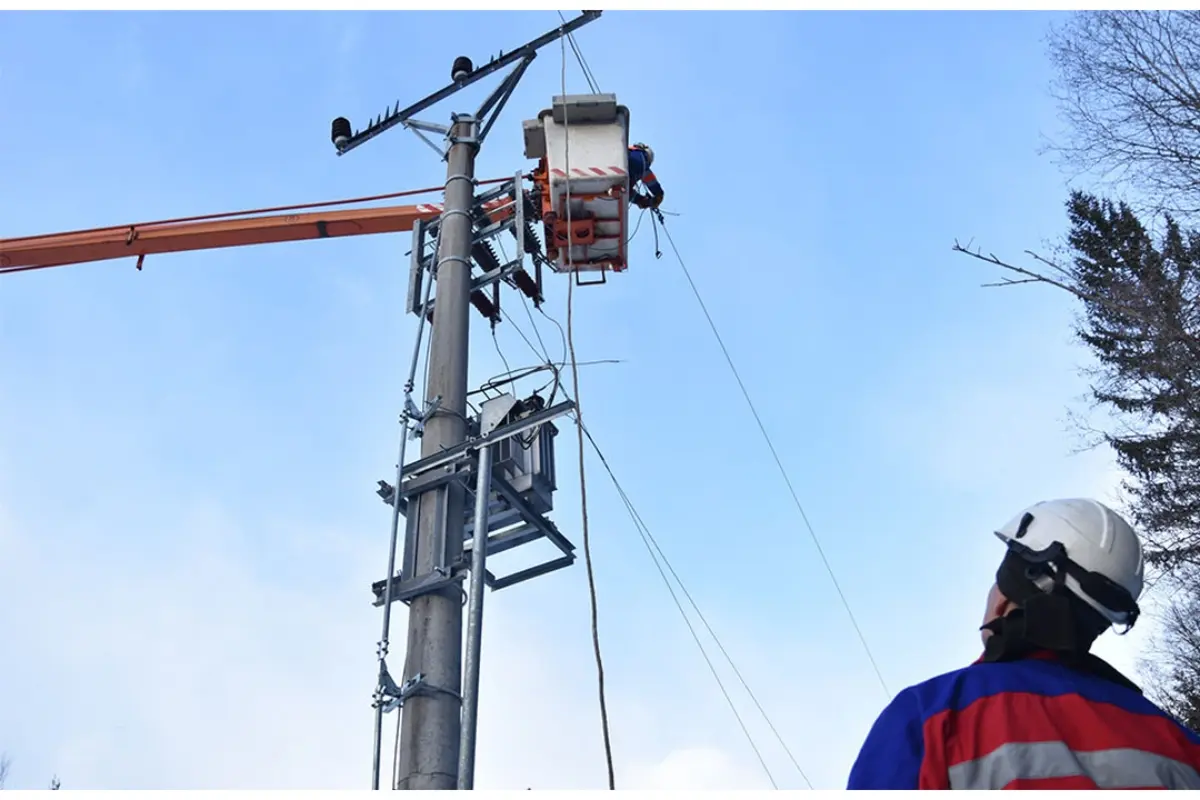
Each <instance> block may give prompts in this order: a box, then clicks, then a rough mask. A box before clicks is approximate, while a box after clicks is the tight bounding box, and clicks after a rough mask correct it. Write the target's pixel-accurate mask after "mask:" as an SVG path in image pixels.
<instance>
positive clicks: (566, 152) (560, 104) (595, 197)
mask: <svg viewBox="0 0 1200 800" xmlns="http://www.w3.org/2000/svg"><path fill="white" fill-rule="evenodd" d="M551 105H552V107H551V108H548V109H545V110H544V111H542V112H541V113H539V114H538V117H537V119H535V120H526V121H525V123H524V132H525V156H526V158H536V159H539V160H540V163H539V164H538V168H537V170H536V171H535V172H534V181H535V182H536V184H537V186H538V189H539V190H540V192H541V198H542V222H543V223H544V224H545V235H546V257H547V258H548V259H549V260H550V263H551V265H552V266H553V268H554V269H555V271H557V272H601V273H603V272H606V271H608V270H612V271H614V272H622V271H624V270H625V267H626V266H627V265H626V261H625V257H626V253H625V246H626V239H627V236H628V234H627V224H628V220H629V190H630V187H629V172H628V167H629V109H627V108H626V107H625V106H621V105H617V97H616V95H613V94H585V95H567V96H565V97H563V96H556V97H555V98H554V99H553V102H552V103H551ZM568 209H569V216H570V235H569V237H568V227H567V226H568ZM568 240H569V242H570V248H569V251H568Z"/></svg>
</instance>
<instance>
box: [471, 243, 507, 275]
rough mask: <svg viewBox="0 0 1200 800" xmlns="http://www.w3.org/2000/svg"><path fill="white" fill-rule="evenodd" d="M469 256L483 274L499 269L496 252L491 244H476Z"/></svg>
mask: <svg viewBox="0 0 1200 800" xmlns="http://www.w3.org/2000/svg"><path fill="white" fill-rule="evenodd" d="M471 255H472V256H474V257H475V263H476V264H478V265H479V266H480V268H481V269H482V270H483V271H484V272H491V271H492V270H494V269H499V267H500V259H498V258H497V257H496V251H495V250H494V249H493V248H492V245H491V242H476V243H475V244H474V245H473V246H472V247H471Z"/></svg>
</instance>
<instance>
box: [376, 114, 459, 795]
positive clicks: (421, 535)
mask: <svg viewBox="0 0 1200 800" xmlns="http://www.w3.org/2000/svg"><path fill="white" fill-rule="evenodd" d="M478 135H479V123H478V121H477V120H476V119H475V118H474V117H470V116H463V115H458V116H456V118H455V121H454V124H453V125H452V126H451V128H450V143H451V144H450V150H449V153H448V154H447V168H446V198H445V209H444V213H443V216H442V223H441V224H442V229H441V243H440V247H439V248H438V252H437V253H436V254H435V258H436V259H437V261H436V264H437V272H436V280H437V304H436V305H435V307H434V312H433V330H432V333H431V335H430V351H429V373H428V376H427V379H426V386H427V387H428V388H427V392H426V399H427V400H428V401H429V402H430V403H433V402H435V401H436V402H437V409H436V411H435V412H434V414H433V416H432V417H431V418H430V419H429V420H428V421H427V422H426V424H425V432H424V434H423V436H422V438H421V456H422V457H427V456H432V455H436V454H437V453H440V452H442V451H443V450H446V449H448V448H451V447H454V446H455V445H458V444H461V443H462V442H463V441H465V440H466V435H467V422H466V419H467V417H466V413H467V359H468V350H469V347H468V345H469V332H470V311H471V302H470V300H471V297H470V296H471V260H470V258H471V244H472V241H473V233H472V221H471V206H472V205H473V204H474V201H475V156H476V154H477V153H478V151H479V142H478ZM464 499H465V493H464V487H463V486H462V484H460V483H458V482H457V481H452V482H450V483H447V484H443V485H442V486H439V487H436V488H433V489H430V490H429V491H427V492H425V493H424V494H421V495H419V496H417V497H415V498H413V502H415V503H417V504H419V505H418V508H419V512H418V513H419V516H418V518H417V552H418V555H417V562H416V563H417V568H418V574H426V573H429V572H432V571H434V570H435V569H439V568H445V567H446V566H447V565H448V564H454V563H455V562H457V560H458V559H459V558H460V557H461V555H462V547H463V536H462V533H463V515H464V513H465V506H464ZM462 620H463V607H462V590H461V589H460V588H459V586H458V585H453V586H450V587H448V588H444V589H443V590H441V591H439V592H434V593H430V594H425V595H422V596H420V597H415V598H413V600H412V603H411V605H410V607H409V614H408V649H407V655H406V657H405V666H404V673H403V674H404V675H405V676H412V675H418V674H420V675H423V676H424V681H423V683H424V687H423V689H424V690H423V691H422V692H420V693H419V694H414V695H413V696H412V697H409V698H408V699H407V700H406V701H405V703H404V713H403V715H402V717H401V724H400V739H399V741H398V742H397V745H396V747H397V753H396V755H397V758H398V763H399V768H398V770H397V775H396V785H395V787H394V788H397V789H454V788H456V784H457V776H458V744H459V731H460V712H461V705H460V704H461V700H460V697H459V687H460V686H461V683H462Z"/></svg>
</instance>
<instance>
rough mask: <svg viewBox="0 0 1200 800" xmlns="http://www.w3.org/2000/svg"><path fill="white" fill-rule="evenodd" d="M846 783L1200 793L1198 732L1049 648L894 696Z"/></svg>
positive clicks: (942, 677) (855, 786) (894, 786)
mask: <svg viewBox="0 0 1200 800" xmlns="http://www.w3.org/2000/svg"><path fill="white" fill-rule="evenodd" d="M847 788H849V789H1200V736H1197V734H1196V733H1194V732H1192V731H1190V730H1188V729H1187V728H1185V727H1183V726H1182V725H1180V724H1179V723H1177V722H1176V721H1175V720H1173V719H1172V718H1171V717H1169V716H1168V715H1167V714H1166V713H1165V712H1163V711H1162V710H1160V709H1159V708H1158V707H1157V706H1155V705H1154V704H1153V703H1151V702H1150V701H1149V700H1147V699H1146V698H1145V697H1143V696H1142V695H1141V694H1139V693H1138V692H1136V691H1134V690H1133V689H1130V688H1128V687H1126V686H1122V685H1120V684H1117V683H1114V682H1113V681H1110V680H1107V679H1105V678H1102V677H1099V676H1097V675H1093V674H1090V673H1087V672H1083V671H1079V670H1076V669H1073V668H1071V667H1068V666H1066V665H1065V664H1063V663H1061V662H1059V661H1057V660H1055V659H1054V658H1053V656H1050V655H1048V654H1047V655H1041V654H1038V655H1035V656H1032V657H1029V658H1025V659H1021V660H1018V661H1004V662H995V663H984V662H976V663H974V664H972V665H970V666H968V667H965V668H963V669H959V670H955V671H954V672H949V673H947V674H945V675H940V676H938V677H936V678H933V679H932V680H929V681H926V682H924V683H921V684H918V685H916V686H912V687H910V688H908V689H905V690H904V691H903V692H901V693H900V694H899V695H898V696H897V697H896V698H895V699H894V700H893V701H892V702H891V704H889V705H888V707H887V708H886V709H885V710H884V712H883V714H881V715H880V717H879V719H878V720H876V722H875V725H874V726H873V727H872V728H871V732H870V734H868V736H867V740H866V742H865V743H864V744H863V747H862V750H861V752H860V753H859V755H858V759H857V761H855V764H854V767H853V769H851V771H850V780H849V784H848V787H847Z"/></svg>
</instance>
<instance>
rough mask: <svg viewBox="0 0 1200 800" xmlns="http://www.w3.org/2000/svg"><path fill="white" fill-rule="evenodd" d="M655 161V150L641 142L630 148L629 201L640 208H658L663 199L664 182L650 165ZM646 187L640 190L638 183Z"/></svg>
mask: <svg viewBox="0 0 1200 800" xmlns="http://www.w3.org/2000/svg"><path fill="white" fill-rule="evenodd" d="M653 163H654V151H653V150H651V149H650V147H649V146H647V145H644V144H642V143H641V142H639V143H637V144H635V145H633V146H631V147H630V148H629V189H630V192H629V202H631V203H633V204H634V205H635V206H637V207H638V208H658V207H659V206H660V205H662V201H663V188H662V184H660V183H659V182H658V178H655V177H654V173H653V172H651V171H650V165H651V164H653ZM639 183H640V184H641V185H642V187H643V188H644V189H645V191H644V192H641V191H638V184H639Z"/></svg>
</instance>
